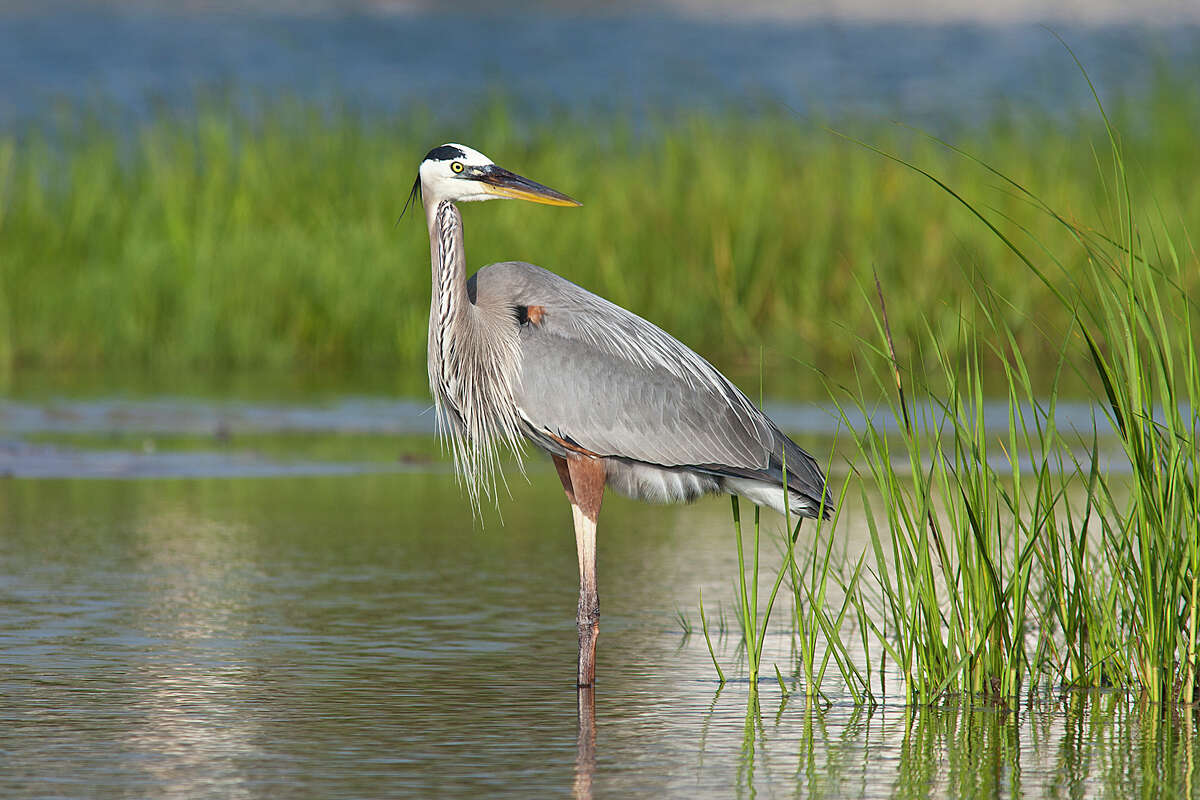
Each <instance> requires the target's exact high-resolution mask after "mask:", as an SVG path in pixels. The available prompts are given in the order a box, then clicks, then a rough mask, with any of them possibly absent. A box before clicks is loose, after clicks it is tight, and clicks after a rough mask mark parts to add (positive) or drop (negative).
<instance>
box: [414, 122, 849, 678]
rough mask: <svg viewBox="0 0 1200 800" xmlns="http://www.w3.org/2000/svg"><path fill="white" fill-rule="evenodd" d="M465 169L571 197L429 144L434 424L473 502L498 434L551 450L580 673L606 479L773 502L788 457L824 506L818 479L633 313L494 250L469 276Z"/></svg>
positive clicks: (724, 388) (627, 487) (796, 484)
mask: <svg viewBox="0 0 1200 800" xmlns="http://www.w3.org/2000/svg"><path fill="white" fill-rule="evenodd" d="M447 164H449V166H446V165H447ZM454 164H458V166H457V167H454V169H453V171H451V170H450V166H453V165H454ZM443 167H444V169H443ZM427 171H428V174H427ZM472 173H477V174H475V176H474V180H475V181H477V182H479V183H483V184H488V185H485V186H483V187H482V188H483V189H484V190H486V193H487V194H491V195H501V196H518V197H524V198H525V199H535V200H540V201H541V202H551V203H554V204H558V205H567V204H570V205H574V204H575V203H574V201H571V200H570V199H569V198H566V197H565V196H564V195H560V194H558V193H557V192H554V191H553V190H550V189H546V188H545V187H541V186H539V185H538V184H533V183H532V182H529V181H525V180H524V179H520V178H517V176H513V175H512V174H511V173H507V172H505V171H503V170H500V169H499V168H496V167H495V166H494V165H492V164H491V162H490V161H488V160H487V159H486V157H484V156H482V154H479V153H477V152H476V151H473V150H471V149H470V148H465V147H463V146H461V145H444V146H443V147H440V148H437V149H435V150H434V151H432V152H431V153H430V154H429V156H427V157H426V160H425V162H424V163H423V164H422V168H421V175H420V176H419V177H418V180H419V181H420V182H421V190H422V197H423V200H424V202H425V212H426V222H427V224H428V227H429V238H430V250H431V261H432V267H433V294H432V298H431V304H430V321H429V382H430V389H431V391H432V393H433V396H434V400H435V404H436V406H437V408H438V417H439V422H440V425H441V429H442V431H443V432H444V433H446V434H448V436H449V438H450V439H451V441H452V443H453V449H454V454H455V461H456V466H457V469H458V471H459V474H460V476H462V478H463V479H464V481H465V483H466V485H467V487H468V492H469V494H470V495H471V498H472V500H473V501H475V502H477V501H478V499H479V497H480V495H481V494H484V493H489V492H490V491H491V490H492V489H493V488H494V477H493V476H494V470H495V468H496V461H497V456H498V453H499V450H500V449H501V448H505V449H511V450H513V451H515V452H518V453H519V452H520V450H521V442H522V440H523V439H524V440H528V441H529V442H532V443H533V444H534V445H535V446H536V447H538V448H540V449H542V450H544V451H546V452H547V453H549V454H550V455H551V456H552V457H553V458H554V461H555V464H556V466H557V467H558V472H559V476H560V478H561V479H562V482H563V486H564V488H565V489H566V491H567V495H568V498H569V499H570V500H571V503H572V508H573V514H574V517H575V527H576V539H577V545H578V548H579V557H580V587H581V589H580V607H579V626H580V671H579V684H580V685H581V686H585V685H590V684H591V680H592V674H593V659H594V644H595V632H596V626H597V622H598V614H599V612H598V605H597V603H596V600H595V595H596V591H595V529H596V518H597V516H598V514H599V508H600V501H601V497H602V494H603V490H604V487H605V486H608V487H611V488H612V489H614V490H616V491H618V492H620V493H622V494H624V495H627V496H630V497H633V498H636V499H640V500H648V501H653V502H676V501H690V500H694V499H696V498H698V497H700V496H702V495H705V494H711V493H715V492H728V493H732V494H738V495H741V496H744V497H746V498H748V499H749V500H751V501H753V502H755V503H758V504H760V505H766V506H769V507H771V508H774V509H776V510H777V511H780V512H782V511H784V489H783V487H784V485H785V473H786V486H787V506H788V509H789V510H790V511H791V513H793V514H796V515H799V516H803V517H815V516H818V515H820V514H821V513H823V511H827V509H828V507H829V503H828V500H827V499H826V496H825V491H826V490H825V481H824V478H823V476H822V475H821V471H820V469H819V467H818V466H817V464H816V462H815V461H814V460H813V459H812V457H811V456H809V455H808V454H807V453H805V452H804V451H803V450H802V449H801V448H800V447H799V446H798V445H796V444H795V443H794V442H792V441H791V440H790V439H789V438H788V437H787V436H785V435H784V434H783V433H781V432H780V431H779V429H778V428H777V427H776V426H775V424H774V423H772V422H771V420H770V419H768V418H767V417H766V415H764V414H763V413H762V412H761V411H760V410H759V409H758V408H757V407H755V405H754V404H753V403H752V402H750V400H749V399H747V398H746V396H745V395H744V394H743V393H742V392H741V391H739V390H738V389H737V387H735V386H734V385H733V384H732V383H730V382H729V381H728V380H727V379H726V378H725V377H724V376H723V375H721V374H720V373H719V372H718V371H717V370H716V369H714V368H713V367H712V365H710V364H709V363H708V362H707V361H705V360H704V359H703V358H701V357H700V356H699V355H697V354H696V353H695V352H694V351H692V350H691V349H689V348H688V347H687V346H685V345H683V344H682V343H681V342H679V341H678V340H676V339H675V338H673V337H671V336H670V335H669V334H667V333H666V332H664V331H663V330H661V329H660V328H658V327H657V326H655V325H653V324H651V323H650V322H647V321H646V320H644V319H642V318H641V317H639V316H637V315H636V314H633V313H632V312H630V311H627V310H625V309H623V308H621V307H620V306H617V305H615V304H613V303H610V302H609V301H607V300H605V299H603V298H602V297H599V296H598V295H595V294H593V293H591V292H589V291H587V290H585V289H583V288H581V287H579V286H577V285H575V284H573V283H571V282H570V281H568V280H566V279H564V278H561V277H559V276H558V275H555V274H554V273H552V272H549V271H547V270H544V269H542V268H541V267H537V266H534V265H532V264H526V263H522V262H505V263H500V264H492V265H490V266H487V267H484V268H482V269H480V270H479V271H478V272H477V273H475V275H473V276H472V277H471V278H470V279H469V280H468V279H467V278H466V273H465V263H466V261H465V253H464V243H463V234H462V217H461V215H460V214H459V211H458V209H457V207H456V206H455V203H454V200H456V199H459V200H474V199H486V198H485V197H483V196H480V189H479V188H478V187H472V188H470V189H468V188H465V187H464V188H461V189H460V187H459V186H458V185H457V184H456V183H455V181H456V180H457V181H462V180H470V179H471V178H472ZM460 175H461V177H458V176H460ZM517 182H520V183H517ZM488 186H500V187H501V189H502V190H504V191H503V193H502V191H497V190H495V189H489V188H488ZM508 187H515V188H511V189H510V188H508ZM531 194H532V196H530V195H531ZM588 628H590V634H588V632H587V630H586V629H588ZM585 640H587V641H585Z"/></svg>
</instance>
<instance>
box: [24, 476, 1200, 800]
mask: <svg viewBox="0 0 1200 800" xmlns="http://www.w3.org/2000/svg"><path fill="white" fill-rule="evenodd" d="M554 484H555V480H554V477H553V475H552V473H551V471H550V470H549V469H548V468H537V469H534V470H532V472H531V483H529V484H526V483H524V482H522V481H514V482H513V493H514V497H513V499H512V500H511V501H508V502H505V503H504V518H505V519H504V524H503V525H501V524H499V523H498V522H497V520H496V519H495V515H494V514H491V513H489V514H488V515H487V516H488V520H487V525H486V529H484V530H480V529H479V527H478V526H477V525H475V524H473V522H472V519H471V516H470V513H469V512H468V510H467V509H466V508H464V505H463V502H462V499H461V494H460V493H459V492H458V490H457V489H456V488H455V487H454V485H453V481H452V479H451V478H450V477H449V476H448V475H441V474H439V475H428V474H419V473H417V474H412V473H406V474H395V475H362V476H356V477H306V478H294V477H287V478H275V479H255V480H246V479H242V480H230V479H205V480H195V479H189V480H159V481H105V480H91V481H69V480H45V481H33V480H18V479H9V480H5V481H2V482H0V534H2V535H0V565H2V567H0V597H2V598H3V599H2V602H0V696H2V697H3V698H4V702H3V706H2V708H0V751H2V752H3V754H4V767H3V768H0V794H3V795H4V796H6V797H12V796H58V797H92V798H95V797H117V796H122V797H124V796H155V797H189V798H194V797H279V796H289V797H308V796H311V797H323V798H333V797H363V796H389V797H430V796H439V797H468V796H471V797H479V796H487V797H522V798H523V797H564V796H572V795H574V796H583V797H586V796H593V797H630V796H667V797H678V796H689V797H730V796H763V797H777V796H793V795H796V794H800V795H812V796H858V797H891V796H945V795H948V794H953V795H957V796H974V795H976V794H979V795H986V796H1001V797H1015V796H1019V795H1022V794H1031V795H1039V796H1040V795H1044V794H1050V793H1060V794H1069V795H1073V796H1074V795H1084V796H1127V795H1128V794H1129V793H1131V792H1132V791H1133V790H1134V789H1135V788H1138V787H1150V788H1152V787H1154V786H1156V785H1157V786H1159V788H1160V789H1166V788H1174V789H1177V790H1178V791H1179V792H1180V793H1181V794H1183V795H1184V796H1188V795H1190V789H1187V788H1186V786H1187V784H1185V783H1184V781H1191V780H1192V774H1191V769H1192V767H1191V764H1192V756H1193V752H1194V751H1193V750H1192V747H1193V744H1194V741H1195V738H1194V735H1193V734H1192V731H1193V730H1194V725H1193V724H1192V723H1191V721H1190V720H1188V719H1183V718H1174V719H1172V718H1167V719H1159V718H1158V716H1157V712H1156V711H1154V710H1149V711H1139V710H1138V709H1137V708H1136V706H1135V705H1133V704H1132V703H1131V702H1129V701H1127V700H1125V699H1123V698H1116V697H1103V696H1101V697H1100V698H1099V699H1097V700H1093V699H1088V698H1085V697H1082V696H1074V695H1071V694H1066V695H1064V696H1062V697H1052V698H1040V699H1038V700H1037V701H1036V702H1035V703H1033V704H1032V706H1031V707H1029V708H1026V707H1024V706H1021V707H1017V708H1013V709H1008V710H1005V709H1001V708H997V707H994V706H988V705H981V706H978V707H975V708H968V707H963V706H959V705H947V706H938V707H934V708H928V709H907V708H904V707H903V706H901V705H894V703H895V698H894V697H892V698H891V703H893V704H890V705H889V704H885V705H884V706H883V707H881V708H878V709H875V710H873V711H868V710H865V709H856V708H854V707H853V706H852V705H851V704H850V703H849V701H848V699H847V698H846V697H844V696H843V695H840V694H839V693H838V692H837V691H836V690H834V691H833V692H832V697H831V699H832V703H831V704H829V705H821V706H816V707H809V706H806V705H805V703H804V702H803V700H802V699H800V700H797V699H794V698H793V699H790V700H785V699H783V698H782V697H781V695H780V693H779V690H778V688H777V687H776V686H775V685H774V682H773V681H771V682H766V683H764V684H763V687H762V691H761V701H760V706H759V708H758V709H757V710H755V709H751V710H750V712H749V713H748V711H747V685H746V684H745V682H744V676H743V677H742V679H741V680H740V681H739V680H738V674H737V670H736V668H735V667H734V665H735V663H736V654H735V652H734V649H733V647H732V646H731V643H730V642H729V641H728V639H726V640H725V641H724V643H723V644H722V645H719V646H720V647H721V658H722V659H723V660H724V661H725V663H726V666H727V668H730V669H731V670H732V673H733V682H732V683H731V684H729V685H727V686H726V688H725V689H724V690H723V691H718V685H717V683H716V680H715V675H714V674H713V670H712V666H711V664H710V663H709V660H708V653H707V651H706V649H705V647H704V644H703V639H702V637H701V636H699V635H694V636H692V637H690V638H688V637H685V636H684V635H683V634H682V632H681V630H680V628H679V627H678V625H677V624H676V623H675V622H674V620H673V613H674V611H675V609H676V608H679V609H682V610H684V611H685V613H687V614H688V615H689V616H690V617H691V618H692V619H693V621H694V620H695V617H696V615H695V606H696V599H697V596H698V591H699V590H700V589H701V588H703V589H704V592H705V596H706V599H707V601H708V607H709V608H710V610H711V609H712V607H713V605H715V603H716V600H717V598H725V602H726V604H728V602H729V597H730V592H729V587H728V583H727V581H728V580H730V576H731V575H732V574H734V572H733V571H732V566H733V564H734V563H735V562H734V561H733V553H732V550H733V548H732V546H731V542H730V539H729V530H728V523H727V520H726V516H725V513H726V512H725V504H724V503H719V502H713V503H704V504H701V505H699V506H697V507H694V508H687V509H679V508H652V507H646V506H639V505H636V504H633V503H627V502H623V501H621V500H619V499H617V498H610V499H609V500H608V501H607V503H606V508H605V513H604V516H603V518H602V520H603V527H602V530H601V545H600V572H601V584H600V586H601V598H602V607H603V621H602V633H601V639H600V653H599V674H600V679H599V681H598V686H597V689H596V692H595V698H594V712H593V713H594V717H593V719H594V725H595V728H594V732H593V730H592V729H591V727H590V726H588V725H587V724H586V722H587V716H586V714H585V717H584V722H585V725H584V726H583V728H582V730H581V729H580V727H579V725H578V708H577V695H576V691H575V689H574V688H573V686H572V678H573V675H574V666H575V665H574V644H575V643H574V626H573V617H574V604H575V554H574V547H573V542H572V538H571V535H570V532H569V527H568V526H569V522H568V519H569V515H568V514H567V512H566V507H565V504H564V503H563V502H562V500H561V498H560V497H559V490H558V489H557V487H556V486H555V485H554ZM726 608H728V605H726ZM779 638H780V639H781V638H782V637H779ZM781 650H783V645H782V643H781V641H773V642H772V643H770V644H769V651H770V655H769V659H770V660H771V661H776V662H778V663H782V664H785V665H786V663H787V662H786V660H785V658H784V655H785V653H784V652H781ZM769 663H770V661H769ZM585 710H586V709H585ZM1180 713H1181V714H1183V713H1186V712H1180ZM593 737H594V742H593Z"/></svg>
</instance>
